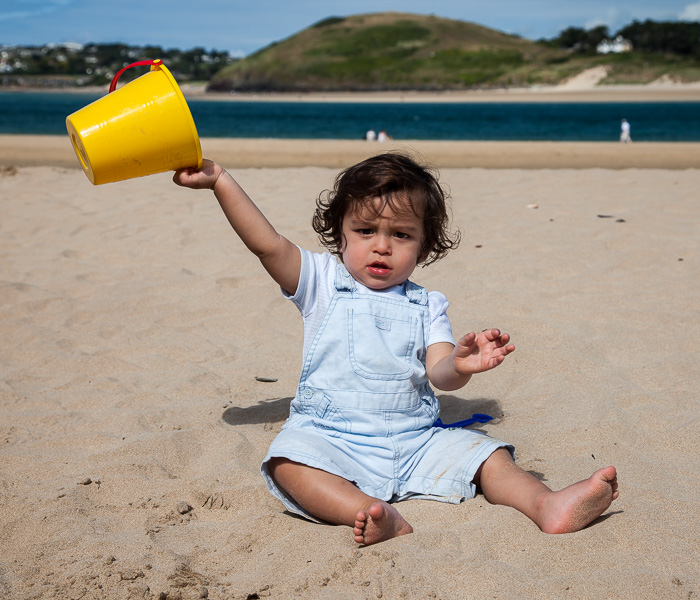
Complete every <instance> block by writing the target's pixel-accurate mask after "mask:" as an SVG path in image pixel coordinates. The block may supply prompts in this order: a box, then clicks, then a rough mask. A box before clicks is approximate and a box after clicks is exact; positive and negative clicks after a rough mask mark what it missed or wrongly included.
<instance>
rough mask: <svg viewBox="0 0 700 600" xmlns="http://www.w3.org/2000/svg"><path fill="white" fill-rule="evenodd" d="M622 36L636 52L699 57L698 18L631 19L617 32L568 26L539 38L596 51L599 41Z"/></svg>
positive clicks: (556, 45) (578, 49) (556, 44)
mask: <svg viewBox="0 0 700 600" xmlns="http://www.w3.org/2000/svg"><path fill="white" fill-rule="evenodd" d="M617 36H621V37H623V38H624V39H626V40H629V41H630V42H631V43H632V47H633V49H634V51H635V52H649V53H654V54H677V55H681V56H689V57H695V58H700V22H698V21H652V20H649V19H647V20H646V21H644V22H640V21H632V23H630V24H629V25H626V26H625V27H623V28H622V29H620V30H619V31H617V32H615V33H614V34H612V35H611V34H610V31H609V30H608V28H607V27H606V26H605V25H600V26H598V27H593V28H592V29H583V28H582V27H568V28H567V29H564V30H563V31H562V32H561V33H560V34H559V35H558V36H557V37H555V38H552V39H550V40H540V42H541V43H543V44H545V45H547V46H550V47H554V48H567V49H570V50H572V51H574V52H578V53H581V54H593V53H595V51H596V48H597V47H598V45H599V44H600V43H601V42H603V41H605V40H609V39H613V38H616V37H617Z"/></svg>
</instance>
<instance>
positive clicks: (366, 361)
mask: <svg viewBox="0 0 700 600" xmlns="http://www.w3.org/2000/svg"><path fill="white" fill-rule="evenodd" d="M417 325H418V320H417V319H416V318H413V317H410V316H407V317H404V318H395V317H391V316H387V315H386V314H382V313H381V312H376V313H372V312H360V311H356V310H353V309H348V311H347V327H348V340H349V352H350V362H351V364H352V368H353V371H354V372H355V373H356V374H357V375H359V376H360V377H364V378H366V379H381V380H385V381H389V380H402V379H409V378H410V377H411V375H412V374H413V369H412V364H411V355H412V353H413V350H414V348H415V345H416V329H417Z"/></svg>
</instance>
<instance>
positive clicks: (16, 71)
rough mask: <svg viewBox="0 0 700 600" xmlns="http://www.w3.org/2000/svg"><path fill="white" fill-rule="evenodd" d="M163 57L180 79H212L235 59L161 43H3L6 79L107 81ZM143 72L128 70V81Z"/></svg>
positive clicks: (1, 67) (0, 61) (0, 54)
mask: <svg viewBox="0 0 700 600" xmlns="http://www.w3.org/2000/svg"><path fill="white" fill-rule="evenodd" d="M154 58H161V59H163V62H164V63H165V64H166V66H167V67H168V69H169V70H170V71H171V72H172V73H173V75H174V76H175V77H176V78H177V79H178V80H179V81H209V80H210V79H211V78H212V76H213V75H214V74H215V73H216V72H217V71H219V70H220V69H222V68H223V67H225V66H226V65H228V64H230V63H231V62H233V60H235V59H234V58H232V57H231V56H230V55H229V54H228V52H225V51H217V50H205V49H204V48H192V49H190V50H178V49H168V50H166V49H164V48H161V47H160V46H129V45H126V44H86V45H84V46H83V45H80V44H63V45H56V44H50V45H46V46H3V47H1V48H0V75H2V77H3V78H4V79H17V78H22V77H23V76H31V77H37V76H50V77H53V78H57V77H58V78H60V77H66V78H72V79H73V83H74V84H77V85H103V84H105V83H108V82H109V81H110V80H111V79H112V77H113V76H114V74H116V73H117V71H119V70H120V69H121V68H123V67H125V66H126V65H128V64H129V63H132V62H136V61H139V60H148V59H154ZM140 74H141V73H133V74H132V73H129V72H128V71H127V72H126V73H124V75H123V78H124V80H125V81H128V80H130V79H132V78H133V77H135V76H138V75H140Z"/></svg>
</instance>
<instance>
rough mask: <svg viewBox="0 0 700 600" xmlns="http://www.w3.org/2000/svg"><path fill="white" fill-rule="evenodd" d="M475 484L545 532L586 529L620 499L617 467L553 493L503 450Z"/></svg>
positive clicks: (481, 470)
mask: <svg viewBox="0 0 700 600" xmlns="http://www.w3.org/2000/svg"><path fill="white" fill-rule="evenodd" d="M474 483H475V484H476V486H477V487H479V488H481V490H482V492H483V494H484V497H485V498H486V499H487V500H488V501H489V502H491V503H492V504H503V505H505V506H512V507H513V508H516V509H517V510H519V511H520V512H521V513H523V514H525V515H526V516H528V517H530V519H532V520H533V521H534V522H535V524H536V525H537V526H538V527H539V528H540V529H541V530H542V531H544V532H545V533H571V532H573V531H578V530H579V529H583V528H584V527H585V526H586V525H588V524H589V523H591V522H592V521H593V520H595V519H597V518H598V517H599V516H600V515H601V514H603V512H605V511H606V510H607V508H608V507H609V506H610V504H611V503H612V501H613V500H615V499H616V498H617V497H618V491H617V473H616V471H615V467H606V468H604V469H599V470H598V471H596V472H595V473H593V475H591V476H590V477H589V478H588V479H584V480H583V481H579V482H578V483H574V484H573V485H570V486H569V487H566V488H564V489H563V490H560V491H558V492H553V491H552V490H550V489H549V488H548V487H547V486H546V485H545V484H544V483H542V482H541V481H539V480H538V479H536V478H535V477H533V476H532V475H531V474H530V473H528V472H526V471H523V470H522V469H521V468H520V467H518V466H517V465H516V464H515V462H513V459H512V457H511V455H510V453H509V452H508V451H507V450H505V449H503V448H499V449H498V450H496V451H495V452H494V453H493V454H492V455H491V456H489V458H488V459H486V461H485V462H484V464H483V465H481V467H480V468H479V470H478V471H477V473H476V476H475V477H474Z"/></svg>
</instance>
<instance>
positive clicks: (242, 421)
mask: <svg viewBox="0 0 700 600" xmlns="http://www.w3.org/2000/svg"><path fill="white" fill-rule="evenodd" d="M293 399H294V398H271V399H270V400H266V401H264V402H258V403H257V404H256V405H255V406H246V407H240V406H229V407H228V408H227V409H226V410H225V411H224V413H223V414H222V415H221V418H222V419H223V421H224V423H226V424H228V425H251V424H255V423H268V424H270V425H272V424H275V423H284V421H286V419H287V417H288V416H289V404H290V402H291V401H292V400H293Z"/></svg>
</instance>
